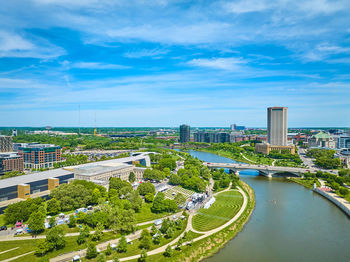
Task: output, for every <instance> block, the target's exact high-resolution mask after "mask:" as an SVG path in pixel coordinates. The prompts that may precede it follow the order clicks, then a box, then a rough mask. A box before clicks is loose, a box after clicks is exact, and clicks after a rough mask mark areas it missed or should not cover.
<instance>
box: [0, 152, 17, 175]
mask: <svg viewBox="0 0 350 262" xmlns="http://www.w3.org/2000/svg"><path fill="white" fill-rule="evenodd" d="M11 171H19V172H22V171H23V157H21V156H20V155H18V154H16V153H10V152H9V153H0V175H3V174H5V173H6V172H11Z"/></svg>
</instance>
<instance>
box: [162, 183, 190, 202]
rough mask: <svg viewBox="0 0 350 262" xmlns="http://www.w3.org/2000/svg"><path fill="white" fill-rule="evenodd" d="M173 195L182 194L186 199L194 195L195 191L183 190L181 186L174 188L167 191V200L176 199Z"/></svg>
mask: <svg viewBox="0 0 350 262" xmlns="http://www.w3.org/2000/svg"><path fill="white" fill-rule="evenodd" d="M173 193H175V194H177V193H181V194H182V195H183V196H184V197H185V198H186V199H187V198H189V197H190V196H192V195H193V194H194V191H192V190H188V189H185V188H182V187H180V186H174V187H172V188H170V189H169V190H167V191H166V192H165V193H164V194H165V197H166V198H169V199H174V197H175V195H173Z"/></svg>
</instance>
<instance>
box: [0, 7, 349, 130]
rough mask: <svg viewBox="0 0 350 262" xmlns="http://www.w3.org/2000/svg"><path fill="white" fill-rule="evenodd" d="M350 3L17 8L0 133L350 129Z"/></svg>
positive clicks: (2, 77)
mask: <svg viewBox="0 0 350 262" xmlns="http://www.w3.org/2000/svg"><path fill="white" fill-rule="evenodd" d="M349 17H350V1H349V0H329V1H328V0H302V1H301V0H280V1H275V0H237V1H224V0H222V1H221V0H217V1H206V0H198V1H189V0H173V1H167V0H152V1H147V0H143V1H141V0H140V1H133V0H116V1H111V0H79V1H74V0H73V1H72V0H11V1H2V3H1V6H0V126H45V125H51V126H78V124H79V113H78V108H79V106H80V123H81V126H93V125H94V115H95V113H96V122H97V125H98V126H116V127H118V126H177V125H179V124H181V123H187V124H190V125H192V126H228V125H229V124H231V123H237V124H241V125H246V126H261V127H264V126H266V107H268V106H287V107H289V115H288V117H289V126H290V127H299V126H350V19H349Z"/></svg>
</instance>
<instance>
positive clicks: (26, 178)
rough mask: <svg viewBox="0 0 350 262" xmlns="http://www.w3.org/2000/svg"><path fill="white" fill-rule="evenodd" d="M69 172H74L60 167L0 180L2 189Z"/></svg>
mask: <svg viewBox="0 0 350 262" xmlns="http://www.w3.org/2000/svg"><path fill="white" fill-rule="evenodd" d="M69 174H73V172H72V171H67V170H64V169H62V168H59V169H52V170H48V171H43V172H38V173H32V174H28V175H23V176H16V177H10V178H6V179H2V180H0V189H2V188H7V187H10V186H17V185H20V184H29V183H32V182H36V181H41V180H45V179H49V178H50V177H60V176H65V175H69Z"/></svg>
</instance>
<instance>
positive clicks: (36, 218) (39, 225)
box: [28, 210, 45, 235]
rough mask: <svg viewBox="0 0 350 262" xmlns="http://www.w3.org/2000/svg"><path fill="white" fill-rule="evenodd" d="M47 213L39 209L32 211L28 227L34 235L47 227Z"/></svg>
mask: <svg viewBox="0 0 350 262" xmlns="http://www.w3.org/2000/svg"><path fill="white" fill-rule="evenodd" d="M44 223H45V215H44V214H43V213H42V212H40V211H39V210H38V211H36V212H34V213H32V214H31V215H30V217H29V220H28V227H29V228H30V230H31V231H32V233H33V234H34V235H36V234H38V233H39V232H41V231H44V229H45V224H44Z"/></svg>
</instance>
